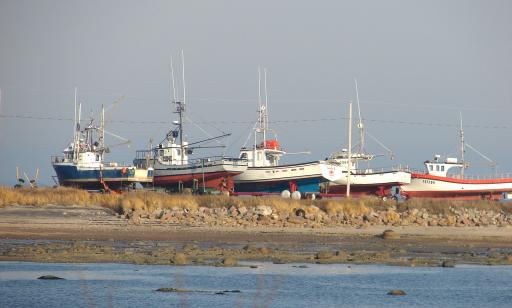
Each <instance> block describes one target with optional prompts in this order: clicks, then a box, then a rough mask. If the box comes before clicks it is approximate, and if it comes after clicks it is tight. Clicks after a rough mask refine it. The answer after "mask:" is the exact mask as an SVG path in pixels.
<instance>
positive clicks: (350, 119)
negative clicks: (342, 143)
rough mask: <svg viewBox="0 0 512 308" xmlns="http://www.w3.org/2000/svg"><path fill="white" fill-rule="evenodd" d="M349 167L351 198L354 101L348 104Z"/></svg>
mask: <svg viewBox="0 0 512 308" xmlns="http://www.w3.org/2000/svg"><path fill="white" fill-rule="evenodd" d="M348 114H349V116H348V167H347V198H350V173H351V169H352V102H349V104H348Z"/></svg>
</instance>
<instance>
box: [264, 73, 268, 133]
mask: <svg viewBox="0 0 512 308" xmlns="http://www.w3.org/2000/svg"><path fill="white" fill-rule="evenodd" d="M263 73H264V77H265V109H264V112H263V127H264V128H263V142H265V140H266V139H267V138H266V132H267V129H268V95H267V68H266V67H265V68H263Z"/></svg>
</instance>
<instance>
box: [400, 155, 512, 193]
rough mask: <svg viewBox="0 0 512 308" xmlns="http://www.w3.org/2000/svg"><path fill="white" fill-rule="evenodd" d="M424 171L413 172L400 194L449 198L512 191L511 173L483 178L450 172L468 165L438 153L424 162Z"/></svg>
mask: <svg viewBox="0 0 512 308" xmlns="http://www.w3.org/2000/svg"><path fill="white" fill-rule="evenodd" d="M425 167H426V172H425V173H412V175H411V176H412V178H411V183H410V184H406V185H404V186H402V187H401V194H402V195H403V196H405V197H406V198H417V197H423V198H449V199H463V200H464V199H465V200H471V199H490V200H498V199H502V198H503V195H504V193H509V192H512V176H510V175H509V176H504V177H500V178H498V177H491V176H489V177H482V176H467V175H463V173H462V174H461V173H459V174H454V173H451V174H449V171H450V170H451V169H454V168H462V169H465V168H466V164H464V163H458V162H457V158H447V159H446V160H441V156H440V155H436V156H435V157H434V160H432V161H426V162H425Z"/></svg>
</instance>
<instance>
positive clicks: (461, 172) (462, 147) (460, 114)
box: [459, 111, 466, 178]
mask: <svg viewBox="0 0 512 308" xmlns="http://www.w3.org/2000/svg"><path fill="white" fill-rule="evenodd" d="M459 117H460V159H461V161H462V168H461V169H460V176H461V178H464V169H465V168H466V162H465V161H464V152H466V150H465V144H464V129H463V127H462V112H460V111H459Z"/></svg>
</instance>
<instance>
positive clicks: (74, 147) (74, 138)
mask: <svg viewBox="0 0 512 308" xmlns="http://www.w3.org/2000/svg"><path fill="white" fill-rule="evenodd" d="M76 92H77V88H76V87H75V116H74V118H73V120H74V123H73V162H75V161H76V149H77V142H76V139H77V125H76Z"/></svg>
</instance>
